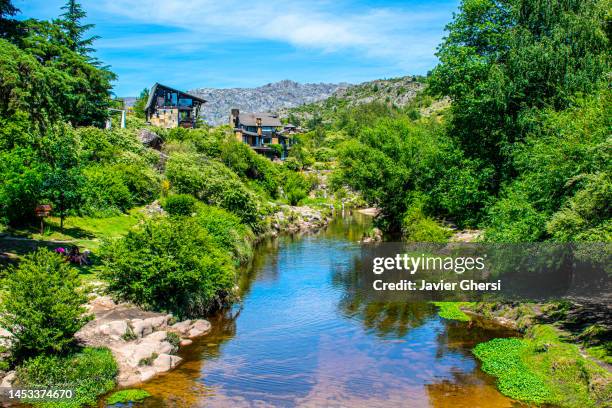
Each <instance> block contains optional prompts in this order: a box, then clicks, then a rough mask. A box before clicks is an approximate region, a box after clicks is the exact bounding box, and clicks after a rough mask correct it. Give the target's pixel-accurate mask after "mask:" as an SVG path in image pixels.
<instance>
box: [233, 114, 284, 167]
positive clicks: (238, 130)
mask: <svg viewBox="0 0 612 408" xmlns="http://www.w3.org/2000/svg"><path fill="white" fill-rule="evenodd" d="M230 125H231V126H233V128H234V133H235V135H236V139H238V140H239V141H241V142H243V143H245V144H247V145H249V146H251V148H252V149H253V150H255V151H256V152H257V153H260V154H263V155H265V156H267V157H270V158H274V157H275V156H277V155H278V153H280V158H281V159H284V158H285V157H286V156H287V153H288V151H289V148H290V147H291V146H290V145H291V138H290V137H289V136H287V135H285V134H284V133H283V132H282V130H283V125H282V123H281V122H280V119H279V118H278V115H275V114H273V113H265V112H240V110H238V109H232V111H231V115H230ZM272 145H278V146H280V150H281V151H280V152H279V151H278V150H277V148H275V147H273V146H272Z"/></svg>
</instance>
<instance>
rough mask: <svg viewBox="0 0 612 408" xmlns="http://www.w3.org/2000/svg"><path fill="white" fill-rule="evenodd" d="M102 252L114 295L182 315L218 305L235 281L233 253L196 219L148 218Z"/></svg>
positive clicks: (106, 246) (108, 244)
mask: <svg viewBox="0 0 612 408" xmlns="http://www.w3.org/2000/svg"><path fill="white" fill-rule="evenodd" d="M101 254H102V259H103V260H104V265H103V267H102V276H103V277H104V278H106V279H107V280H108V282H109V290H110V291H111V292H112V293H113V294H114V295H115V296H117V297H118V298H120V299H122V300H127V301H130V302H133V303H135V304H137V305H141V306H143V307H146V308H149V309H152V310H156V311H164V312H172V314H175V315H177V316H181V317H190V316H201V315H203V314H204V313H206V312H207V311H210V310H212V309H214V308H216V307H218V306H219V305H220V304H221V302H222V301H223V300H224V298H225V297H226V296H227V295H228V293H229V291H230V289H231V288H232V286H233V283H234V273H235V271H234V267H233V265H232V261H231V257H230V256H229V253H227V252H226V251H224V250H223V249H221V248H219V246H218V244H217V242H215V240H214V238H213V237H212V236H211V234H210V233H208V231H207V230H206V229H205V228H204V227H203V226H202V225H200V224H199V223H198V222H197V220H195V219H194V218H180V219H168V218H156V219H150V220H147V221H145V222H144V223H143V224H140V225H138V226H136V227H135V228H134V229H132V230H131V231H130V232H128V234H127V235H126V236H125V237H123V238H120V239H117V240H113V241H108V242H106V243H104V244H103V246H102V248H101Z"/></svg>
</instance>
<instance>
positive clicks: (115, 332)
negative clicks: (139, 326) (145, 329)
mask: <svg viewBox="0 0 612 408" xmlns="http://www.w3.org/2000/svg"><path fill="white" fill-rule="evenodd" d="M108 326H109V329H110V335H111V336H115V337H122V336H123V335H125V333H126V332H127V331H128V324H127V322H126V321H125V320H115V321H112V322H110V323H108Z"/></svg>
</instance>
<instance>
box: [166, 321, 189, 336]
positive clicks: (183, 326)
mask: <svg viewBox="0 0 612 408" xmlns="http://www.w3.org/2000/svg"><path fill="white" fill-rule="evenodd" d="M170 327H171V328H172V329H173V330H176V331H178V332H179V333H187V332H188V331H189V328H190V327H191V320H185V321H184V322H178V323H175V324H173V325H172V326H170Z"/></svg>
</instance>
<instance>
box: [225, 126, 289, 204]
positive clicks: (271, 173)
mask: <svg viewBox="0 0 612 408" xmlns="http://www.w3.org/2000/svg"><path fill="white" fill-rule="evenodd" d="M277 146H278V145H277ZM279 147H280V146H279ZM221 159H222V160H223V163H225V165H227V166H228V167H229V168H231V169H232V170H234V171H235V172H236V173H237V174H238V175H239V176H240V177H242V178H246V179H250V180H256V181H257V182H258V183H259V184H260V185H261V186H262V187H263V188H264V190H265V191H266V192H267V193H268V194H269V195H270V196H272V197H276V194H277V190H278V169H277V167H276V166H275V165H274V164H273V163H272V162H271V161H270V160H268V159H267V158H265V157H263V156H261V155H259V154H257V153H255V152H254V151H253V150H252V149H251V148H250V147H249V146H247V145H245V144H244V143H241V142H238V141H236V140H235V139H233V138H229V139H228V140H226V141H225V143H224V144H223V145H222V147H221Z"/></svg>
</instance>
